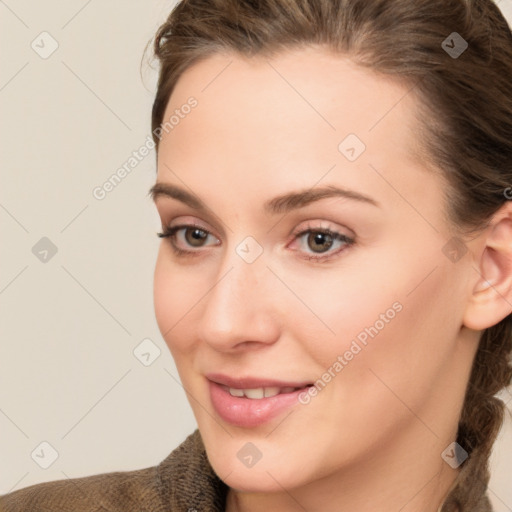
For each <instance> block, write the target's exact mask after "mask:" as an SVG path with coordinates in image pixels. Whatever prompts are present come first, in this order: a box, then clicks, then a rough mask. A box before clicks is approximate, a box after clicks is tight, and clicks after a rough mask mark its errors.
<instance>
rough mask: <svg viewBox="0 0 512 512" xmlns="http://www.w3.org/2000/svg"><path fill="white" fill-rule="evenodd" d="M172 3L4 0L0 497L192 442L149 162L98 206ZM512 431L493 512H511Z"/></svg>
mask: <svg viewBox="0 0 512 512" xmlns="http://www.w3.org/2000/svg"><path fill="white" fill-rule="evenodd" d="M174 3H175V2H174V1H171V0H151V1H149V0H144V1H142V0H140V1H135V0H104V1H101V2H100V1H99V0H72V1H71V0H68V1H67V2H65V3H64V2H57V1H55V0H53V1H47V2H36V1H31V2H30V1H28V0H5V1H3V0H0V41H1V45H2V54H1V66H0V109H1V132H0V134H1V145H0V151H1V153H0V158H1V162H2V165H1V167H0V171H1V178H2V181H1V183H2V186H1V188H0V226H1V229H2V240H3V243H2V244H1V249H0V256H1V265H0V329H1V330H0V339H1V342H0V494H4V493H7V492H10V491H13V490H15V489H19V488H22V487H26V486H28V485H31V484H35V483H38V482H44V481H50V480H57V479H63V478H75V477H79V476H86V475H91V474H97V473H104V472H110V471H126V470H133V469H138V468H143V467H147V466H153V465H156V464H158V463H159V462H160V461H161V460H162V459H163V458H165V457H166V456H167V455H168V454H169V453H170V452H171V450H172V449H174V448H175V447H176V446H177V445H178V444H179V443H181V442H182V441H183V440H184V438H185V437H186V435H188V434H189V433H191V432H192V431H193V430H194V429H195V428H196V424H195V420H194V418H193V415H192V413H191V410H190V408H189V406H188V402H187V400H186V398H185V394H184V392H183V390H182V388H181V387H180V384H179V382H178V380H177V372H176V368H175V366H174V363H173V361H172V358H171V356H170V354H169V352H168V349H167V347H166V345H165V343H164V341H163V340H162V339H161V336H160V333H159V331H158V327H157V325H156V321H155V318H154V312H153V296H152V286H153V267H154V263H155V258H156V252H157V247H158V243H159V239H158V238H157V237H156V235H155V233H156V232H157V230H159V229H160V225H159V222H158V216H157V214H156V210H155V208H154V206H153V205H152V203H151V201H150V200H149V198H148V197H147V191H148V190H149V187H150V186H151V185H152V184H153V182H154V180H155V173H156V170H155V155H154V152H153V151H151V152H150V154H149V155H148V156H146V157H145V158H143V159H142V160H141V161H140V162H137V165H135V166H133V167H132V166H131V165H130V167H131V172H130V173H129V174H127V176H126V177H125V178H124V179H123V180H122V181H121V183H119V184H118V185H117V186H116V187H115V188H114V189H113V190H111V191H110V192H108V193H107V194H106V195H105V197H104V198H103V199H101V200H100V199H97V198H96V197H95V196H94V195H93V191H94V189H95V188H96V187H101V186H102V184H103V183H104V182H105V181H107V180H108V179H109V178H110V176H111V175H112V174H114V173H115V172H116V170H117V169H119V168H120V167H121V166H122V165H123V164H125V163H127V162H128V160H129V158H130V157H132V156H133V155H132V153H133V152H134V151H137V150H138V149H139V148H140V147H141V146H143V145H144V144H145V143H146V142H147V140H148V139H147V137H148V136H149V135H150V133H151V126H150V113H151V105H152V100H153V96H154V91H155V82H156V73H155V71H154V70H151V68H150V67H149V65H148V63H147V61H145V64H144V66H143V74H142V77H141V75H140V73H139V70H140V62H141V58H142V56H143V50H144V48H145V45H146V43H147V42H148V41H149V39H150V38H151V37H152V36H153V35H154V33H155V31H156V29H157V28H158V26H159V25H160V23H161V22H162V21H163V20H164V19H165V17H166V16H167V15H168V13H169V12H170V10H171V9H172V7H173V5H174ZM499 6H500V8H501V9H502V11H503V12H504V14H505V15H506V16H507V19H508V20H509V22H510V23H512V0H501V2H499ZM454 30H455V28H454ZM52 51H53V53H52ZM132 162H133V161H132ZM42 239H43V240H42ZM55 251H56V252H55ZM141 343H142V345H140V344H141ZM148 353H149V355H145V356H141V354H148ZM502 396H503V398H504V399H505V400H506V401H507V402H508V407H509V409H511V410H512V394H510V393H509V392H503V393H502ZM511 423H512V422H511V421H510V420H508V421H507V423H506V424H505V426H504V428H503V429H502V432H501V434H500V438H499V440H498V442H497V444H496V446H495V450H494V454H493V459H492V468H493V475H492V479H491V483H490V493H489V494H490V496H491V499H492V501H493V503H494V506H495V510H496V512H505V511H512V486H511V485H510V484H511V483H512V476H511V475H512V427H511Z"/></svg>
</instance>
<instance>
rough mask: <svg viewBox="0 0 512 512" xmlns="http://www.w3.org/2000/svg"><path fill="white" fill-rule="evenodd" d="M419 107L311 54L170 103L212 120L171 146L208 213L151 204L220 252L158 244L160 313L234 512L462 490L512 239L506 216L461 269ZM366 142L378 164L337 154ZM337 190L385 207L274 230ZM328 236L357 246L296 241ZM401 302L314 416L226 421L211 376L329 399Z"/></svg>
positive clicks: (171, 162) (429, 498) (225, 78)
mask: <svg viewBox="0 0 512 512" xmlns="http://www.w3.org/2000/svg"><path fill="white" fill-rule="evenodd" d="M229 63H230V65H229V67H227V68H226V69H224V68H225V67H226V65H227V64H229ZM223 69H224V71H223V72H222V73H220V72H221V71H222V70H223ZM277 71H278V72H277ZM219 73H220V74H219ZM206 86H208V87H206ZM292 86H293V87H292ZM205 87H206V88H205ZM407 91H408V88H407V87H405V86H403V85H400V84H398V83H396V82H392V81H390V80H387V79H385V78H383V77H382V76H378V75H375V74H373V73H372V72H371V71H369V70H365V69H362V68H359V67H358V66H356V65H355V64H353V63H352V62H351V61H349V60H348V59H346V58H343V57H341V56H339V55H338V56H335V55H332V54H330V53H328V52H326V51H325V50H323V49H321V48H315V47H309V48H307V49H304V48H303V49H301V50H295V51H290V52H286V53H281V54H279V55H278V56H276V57H274V58H273V59H271V60H266V59H264V58H261V57H256V58H252V59H244V58H242V57H240V56H235V55H227V54H225V55H215V56H211V57H209V58H208V59H206V60H204V61H202V62H200V63H197V64H195V65H194V66H192V67H190V68H189V69H187V70H186V71H185V73H184V74H183V75H182V76H181V78H180V79H179V81H178V84H177V86H176V88H175V89H174V91H173V93H172V96H171V98H170V101H169V104H168V107H167V111H166V114H165V116H164V119H168V118H169V116H170V115H171V114H172V113H173V111H174V110H175V109H176V108H180V106H181V105H183V104H184V103H186V102H187V99H188V98H189V97H190V96H195V98H197V100H198V106H197V107H196V108H195V109H194V110H192V112H191V113H190V114H189V115H188V116H186V118H184V119H183V120H181V121H180V123H179V124H178V125H176V126H175V127H174V129H172V130H171V131H169V132H168V133H164V134H163V137H162V139H161V142H160V147H159V152H158V174H157V182H158V183H168V184H175V185H179V186H181V187H183V188H185V189H187V190H188V191H189V192H192V193H194V194H195V195H197V196H198V197H199V198H201V200H202V201H203V202H204V203H205V204H206V205H207V206H208V208H209V210H208V212H206V213H205V212H199V211H197V210H195V209H193V208H191V207H190V206H187V205H185V204H183V203H181V202H180V201H178V200H176V199H173V198H170V197H165V196H162V195H160V196H158V197H156V198H155V204H156V206H157V210H158V213H159V216H160V219H161V222H162V226H163V227H165V226H167V225H171V226H174V225H178V224H182V223H183V224H187V223H192V222H195V223H197V224H200V225H201V226H202V229H204V230H206V231H208V232H209V233H210V235H209V236H208V238H207V239H205V240H204V241H203V242H202V246H201V243H199V244H198V245H191V243H190V241H191V240H192V237H191V236H190V231H192V230H190V231H189V237H188V238H185V236H184V235H185V234H186V231H185V230H181V231H180V232H179V233H178V236H177V238H176V239H175V243H176V244H177V245H178V246H179V247H180V248H181V249H185V250H190V251H195V252H196V256H190V255H189V256H177V255H175V254H174V253H173V251H172V249H171V241H170V239H162V242H161V245H160V249H159V253H158V258H157V262H156V268H155V275H154V301H155V313H156V318H157V322H158V325H159V328H160V330H161V332H162V335H163V337H164V339H165V341H166V343H167V345H168V347H169V349H170V351H171V353H172V355H173V357H174V360H175V363H176V366H177V369H178V372H179V376H180V378H181V381H182V383H183V386H184V388H185V390H186V391H187V394H188V398H189V400H190V404H191V407H192V409H193V412H194V415H195V418H196V420H197V423H198V427H199V430H200V432H201V435H202V438H203V441H204V443H205V447H206V451H207V454H208V458H209V460H210V462H211V464H212V466H213V468H214V470H215V471H216V473H217V474H218V475H219V477H220V478H222V479H223V480H224V481H225V482H226V483H227V484H228V485H229V486H230V491H229V493H228V501H227V508H226V510H228V512H233V511H244V512H259V511H268V510H280V511H284V512H288V511H303V510H304V509H305V510H307V511H308V512H315V511H323V512H326V511H327V512H329V511H337V512H344V511H353V510H358V511H359V512H366V511H372V512H373V511H375V510H379V511H382V512H385V511H396V510H401V511H402V512H412V511H437V509H438V507H439V505H440V504H441V503H442V501H443V499H444V498H445V496H446V494H447V493H448V491H449V489H450V486H451V485H452V484H453V482H454V480H455V478H456V476H457V474H458V471H459V470H458V469H452V468H451V467H450V466H449V465H448V464H447V463H446V462H445V461H444V460H443V459H442V458H441V453H442V452H443V450H445V448H446V447H447V446H448V445H449V444H450V443H451V442H452V441H454V440H455V436H456V431H457V424H458V419H459V416H460V411H461V408H462V403H463V397H464V391H465V388H466V384H467V381H468V379H469V374H470V368H471V364H472V361H473V358H474V355H475V353H476V349H477V345H478V341H479V338H480V335H481V331H482V330H483V329H485V328H486V327H489V326H491V325H494V324H496V323H497V322H499V321H500V320H501V319H502V318H504V317H505V316H506V315H507V314H509V313H510V311H511V306H510V304H509V303H510V302H511V301H510V299H509V300H508V301H507V300H505V299H507V298H509V297H510V288H511V283H510V276H511V275H512V271H511V267H512V265H511V261H512V258H511V255H510V249H509V248H508V247H510V246H511V245H512V244H511V243H510V241H512V235H511V232H512V228H511V226H512V221H511V220H510V218H511V214H510V207H509V205H508V204H507V205H506V206H505V207H504V208H502V209H501V210H500V212H498V214H497V215H496V216H495V217H494V218H493V223H492V225H491V226H490V227H489V228H488V229H486V230H485V231H483V232H481V233H480V234H479V235H478V236H476V237H473V238H472V239H471V240H467V241H466V247H467V249H468V251H467V252H466V253H465V254H464V255H463V256H462V258H460V259H459V260H458V261H457V262H453V261H451V260H450V259H449V258H448V257H447V256H446V255H445V252H443V247H444V246H445V244H446V243H447V242H448V241H449V240H450V239H451V238H452V237H453V236H454V233H456V230H455V228H454V226H452V225H451V224H450V223H449V222H448V221H447V220H446V217H445V215H444V208H443V188H444V187H445V186H446V185H445V184H444V183H443V181H442V179H441V178H440V176H439V174H436V173H433V172H431V171H429V170H428V169H427V167H426V166H425V164H424V162H422V161H421V160H419V159H416V158H415V157H414V154H415V151H414V150H415V148H416V147H417V144H418V142H419V141H418V140H417V139H415V136H416V134H417V133H418V130H417V125H416V124H415V123H416V122H415V118H414V115H413V113H414V108H415V103H414V98H413V96H412V95H410V94H409V95H407ZM399 100H400V101H399ZM350 133H353V134H356V135H357V136H358V137H359V138H360V139H361V140H363V141H364V144H365V145H366V150H365V151H364V152H363V153H362V154H361V155H360V156H359V157H358V158H357V160H355V161H354V162H350V161H349V160H347V158H345V156H344V155H343V154H342V153H341V152H340V151H339V150H338V145H339V144H340V142H341V141H342V140H343V139H344V138H345V137H346V136H347V135H348V134H350ZM327 184H334V185H337V186H340V187H345V188H348V189H351V190H353V191H357V192H358V193H361V194H365V195H367V196H369V197H371V198H373V199H374V200H375V201H377V202H378V203H379V206H374V205H372V204H367V203H364V202H358V201H355V200H352V199H347V198H341V197H337V198H327V199H325V198H324V199H322V200H320V201H317V202H315V203H312V204H310V205H308V206H306V207H303V208H300V209H297V210H294V211H290V212H288V213H287V214H279V215H271V214H268V213H266V212H264V211H263V203H264V202H265V201H267V200H269V199H271V198H273V197H275V196H278V195H281V194H284V193H287V192H290V191H295V190H298V189H310V188H313V187H318V186H321V185H327ZM234 192H236V193H234ZM325 227H328V228H330V229H332V230H334V231H337V232H339V233H341V234H345V235H347V236H351V237H354V238H355V243H354V244H353V245H350V246H347V245H346V244H345V245H344V244H343V243H342V242H337V241H334V242H333V246H332V247H331V248H327V245H326V244H325V242H323V244H324V245H320V248H318V246H316V245H315V244H314V241H312V240H310V241H309V243H308V235H307V234H306V235H302V236H301V237H300V239H299V238H295V235H294V234H293V233H294V232H298V231H302V230H306V229H308V228H309V229H317V230H321V228H325ZM248 236H252V237H253V238H254V239H255V240H256V241H257V242H258V244H259V245H260V246H261V248H262V250H263V252H262V254H261V255H260V256H259V257H258V258H257V259H256V260H255V261H254V262H252V263H250V264H249V263H246V261H244V260H243V259H242V258H241V257H240V256H239V255H238V254H237V252H236V247H237V245H238V244H240V243H241V242H242V241H243V240H244V239H245V238H246V237H248ZM187 242H188V243H187ZM192 243H193V240H192ZM321 244H322V242H321ZM322 247H324V249H322ZM315 249H316V251H315ZM340 249H343V250H341V252H339V251H340ZM315 255H316V256H322V255H331V256H332V257H331V258H330V260H328V261H326V262H324V263H320V262H315V261H311V260H308V259H307V258H308V257H309V256H315ZM487 280H492V286H490V287H487V288H486V287H485V285H486V283H487ZM510 298H512V297H510ZM396 302H398V303H400V305H401V306H402V309H401V311H400V312H397V313H396V315H395V316H394V318H393V319H392V320H389V321H388V322H387V323H386V324H385V327H384V328H383V329H381V330H380V331H379V332H378V335H377V336H375V337H374V338H373V339H369V340H368V343H367V346H365V347H364V348H363V349H362V350H361V351H360V352H359V353H358V354H357V355H356V356H355V357H353V359H352V360H351V361H349V362H348V364H347V365H346V366H344V368H343V369H342V371H341V372H339V373H338V374H337V375H336V376H335V377H334V378H332V380H331V381H330V382H329V383H328V384H327V385H326V386H325V388H324V389H322V390H321V391H320V392H319V393H318V394H317V396H315V397H314V398H312V399H311V401H310V402H309V403H308V404H307V405H302V404H299V403H298V404H297V405H294V406H293V407H292V408H291V409H289V410H287V411H286V412H285V413H284V414H281V415H279V416H278V417H277V418H275V419H273V420H271V421H269V422H268V423H265V424H263V425H261V426H258V427H251V428H242V427H235V426H232V425H230V424H228V423H226V422H224V421H223V420H222V419H221V418H220V417H219V416H218V415H217V414H216V412H215V410H214V409H213V407H212V403H211V400H210V395H209V391H208V385H207V380H206V378H205V374H206V373H208V372H219V373H224V374H227V375H231V376H237V377H244V376H258V377H267V378H277V379H282V380H293V381H297V380H301V381H304V380H305V381H311V382H314V381H315V380H317V379H318V378H319V377H321V376H322V374H324V372H325V371H326V369H328V368H329V367H332V365H333V363H334V362H335V361H336V360H337V357H338V355H342V354H344V353H345V351H346V350H347V349H349V347H350V344H351V342H352V340H354V338H355V337H356V336H357V335H358V334H359V333H360V332H361V331H363V330H364V328H365V327H369V326H372V325H374V324H375V322H376V321H377V320H378V319H379V318H381V317H380V315H381V314H383V313H385V312H386V311H387V310H388V309H389V308H392V304H393V303H396ZM290 412H291V413H290ZM247 442H252V443H253V444H254V445H256V446H257V448H258V449H259V451H260V452H261V454H262V457H261V459H260V460H259V461H258V462H257V463H256V464H255V465H254V466H252V467H251V468H248V467H246V466H245V465H244V464H242V463H241V461H240V460H239V458H238V457H237V452H238V451H239V450H240V449H241V448H242V447H243V446H244V445H245V443H247Z"/></svg>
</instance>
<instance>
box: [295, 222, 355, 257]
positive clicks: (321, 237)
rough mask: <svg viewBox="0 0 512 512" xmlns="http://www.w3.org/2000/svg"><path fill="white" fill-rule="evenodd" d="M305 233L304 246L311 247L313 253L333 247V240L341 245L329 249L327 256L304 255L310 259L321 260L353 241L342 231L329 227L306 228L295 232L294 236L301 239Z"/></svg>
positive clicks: (325, 251)
mask: <svg viewBox="0 0 512 512" xmlns="http://www.w3.org/2000/svg"><path fill="white" fill-rule="evenodd" d="M305 235H307V237H306V238H305V244H306V247H307V248H310V249H312V251H313V253H315V254H324V253H327V252H328V251H329V249H331V248H332V247H333V245H334V244H335V242H338V247H340V246H341V249H340V250H338V251H330V252H329V254H328V256H306V258H307V259H310V260H311V259H312V260H315V259H317V260H322V259H327V258H330V257H332V256H334V255H336V254H338V253H339V252H341V251H343V250H344V248H346V247H348V246H350V245H352V244H353V243H354V239H353V238H350V237H348V236H346V235H343V234H342V233H338V232H337V231H332V230H330V229H307V230H305V231H301V232H300V233H297V234H296V235H295V238H296V239H301V238H303V237H304V236H305Z"/></svg>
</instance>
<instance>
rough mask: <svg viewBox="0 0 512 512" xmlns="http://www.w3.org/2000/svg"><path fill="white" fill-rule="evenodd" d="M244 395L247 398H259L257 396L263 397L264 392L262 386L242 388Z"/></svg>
mask: <svg viewBox="0 0 512 512" xmlns="http://www.w3.org/2000/svg"><path fill="white" fill-rule="evenodd" d="M244 395H245V396H246V397H247V398H252V399H259V398H263V397H264V396H265V393H264V389H263V388H256V389H244Z"/></svg>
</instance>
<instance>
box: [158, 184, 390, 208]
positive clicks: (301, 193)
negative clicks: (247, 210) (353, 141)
mask: <svg viewBox="0 0 512 512" xmlns="http://www.w3.org/2000/svg"><path fill="white" fill-rule="evenodd" d="M148 195H151V197H152V199H153V201H156V200H157V199H158V198H159V197H162V196H163V197H171V198H173V199H176V200H178V201H181V202H182V203H185V204H186V205H188V206H190V207H191V208H194V209H195V210H199V211H201V212H204V213H206V212H207V211H209V210H210V209H209V208H208V207H207V206H206V205H205V203H204V202H203V201H202V200H201V199H199V197H197V196H196V195H194V194H192V193H190V192H188V191H187V190H185V189H183V188H181V187H178V186H177V185H171V184H170V183H162V182H158V183H155V184H154V185H153V186H152V187H151V188H150V189H149V193H148ZM331 197H342V198H345V199H352V200H354V201H359V202H362V203H367V204H371V205H373V206H376V207H378V208H379V207H380V204H379V203H378V202H377V201H375V200H374V199H372V198H371V197H368V196H365V195H363V194H360V193H359V192H355V191H353V190H348V189H345V188H340V187H337V186H335V185H327V186H323V187H316V188H312V189H306V190H298V191H294V192H288V193H286V194H283V195H280V196H277V197H274V198H273V199H270V200H268V201H266V202H265V203H264V205H263V209H264V211H265V212H267V213H269V214H272V215H278V214H281V213H287V212H289V211H292V210H296V209H299V208H303V207H305V206H307V205H309V204H311V203H313V202H315V201H319V200H321V199H327V198H331Z"/></svg>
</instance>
